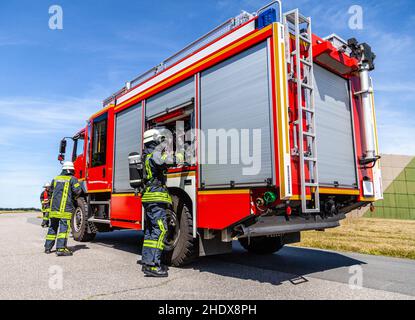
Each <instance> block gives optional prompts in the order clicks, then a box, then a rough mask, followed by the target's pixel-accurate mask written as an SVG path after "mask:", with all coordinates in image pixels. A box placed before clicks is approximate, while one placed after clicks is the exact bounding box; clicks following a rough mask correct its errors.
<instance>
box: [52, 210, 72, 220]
mask: <svg viewBox="0 0 415 320" xmlns="http://www.w3.org/2000/svg"><path fill="white" fill-rule="evenodd" d="M72 215H73V213H72V212H59V211H51V212H50V215H49V217H50V218H58V219H67V220H69V219H72Z"/></svg>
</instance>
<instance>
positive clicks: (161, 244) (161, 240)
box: [157, 219, 167, 250]
mask: <svg viewBox="0 0 415 320" xmlns="http://www.w3.org/2000/svg"><path fill="white" fill-rule="evenodd" d="M157 223H158V225H159V228H160V230H161V234H160V237H159V240H158V243H157V247H158V248H159V249H160V250H163V249H164V236H165V235H166V233H167V231H166V228H164V223H163V220H161V219H159V220H158V221H157Z"/></svg>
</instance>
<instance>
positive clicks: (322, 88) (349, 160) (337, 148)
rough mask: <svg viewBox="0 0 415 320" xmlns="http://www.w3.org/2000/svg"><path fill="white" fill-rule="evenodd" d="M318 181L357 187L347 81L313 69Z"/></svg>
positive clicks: (327, 72) (316, 68) (323, 70)
mask: <svg viewBox="0 0 415 320" xmlns="http://www.w3.org/2000/svg"><path fill="white" fill-rule="evenodd" d="M314 79H315V80H314V84H315V108H316V127H317V128H316V131H317V152H318V169H319V181H320V184H322V185H329V186H332V185H334V184H335V183H339V184H340V186H344V187H356V186H357V179H356V162H355V153H354V143H353V132H352V114H351V108H350V95H349V84H348V81H347V80H345V79H343V78H341V77H339V76H337V75H335V74H334V73H332V72H330V71H328V70H326V69H324V68H322V67H320V66H318V65H314Z"/></svg>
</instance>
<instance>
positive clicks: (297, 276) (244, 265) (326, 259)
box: [94, 230, 365, 285]
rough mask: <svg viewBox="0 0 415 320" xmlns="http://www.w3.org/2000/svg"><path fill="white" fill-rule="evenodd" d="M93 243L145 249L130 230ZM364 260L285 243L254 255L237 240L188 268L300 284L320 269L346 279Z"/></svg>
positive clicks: (135, 250)
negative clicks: (228, 249) (230, 250)
mask: <svg viewBox="0 0 415 320" xmlns="http://www.w3.org/2000/svg"><path fill="white" fill-rule="evenodd" d="M94 243H95V244H99V245H104V246H108V247H111V248H114V249H117V250H122V251H126V252H130V253H132V254H135V255H138V254H141V250H142V245H143V234H142V232H138V231H129V230H126V231H116V232H112V233H102V234H98V235H97V237H96V239H95V240H94ZM363 264H365V263H364V262H362V261H359V260H356V259H353V258H350V257H347V256H345V255H342V254H341V253H336V252H328V251H322V250H315V249H305V248H295V247H285V248H283V249H282V250H281V251H280V252H278V253H276V254H273V255H266V256H261V255H254V254H250V253H248V252H246V251H245V250H244V249H243V248H242V247H241V246H240V245H239V243H238V242H237V241H236V242H234V244H233V253H232V254H226V255H220V256H214V257H204V258H200V259H199V260H197V261H196V262H194V263H192V264H191V265H189V266H187V267H186V269H194V270H199V271H200V272H209V273H212V274H218V275H221V276H225V277H233V278H237V279H244V280H253V281H258V282H265V283H270V284H274V285H278V284H281V283H282V282H285V281H290V282H291V283H292V284H293V285H298V284H302V283H304V282H307V281H308V280H307V278H306V277H307V276H309V275H311V274H318V273H320V272H328V273H329V276H328V278H330V271H333V272H332V274H333V277H335V278H336V280H339V281H341V282H345V283H347V281H348V279H349V278H350V274H349V273H348V267H350V266H354V265H363ZM339 268H344V269H345V270H344V272H340V275H339V272H334V271H335V270H337V269H339ZM267 271H268V272H267ZM334 274H335V276H334Z"/></svg>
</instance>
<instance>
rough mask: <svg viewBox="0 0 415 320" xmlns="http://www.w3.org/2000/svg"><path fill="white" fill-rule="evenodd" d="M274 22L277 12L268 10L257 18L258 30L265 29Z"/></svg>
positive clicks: (272, 9) (271, 9)
mask: <svg viewBox="0 0 415 320" xmlns="http://www.w3.org/2000/svg"><path fill="white" fill-rule="evenodd" d="M274 22H277V10H275V9H274V8H270V9H268V10H266V11H264V12H262V13H261V14H260V15H259V16H258V20H257V23H258V29H262V28H265V27H266V26H269V25H270V24H271V23H274Z"/></svg>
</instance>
